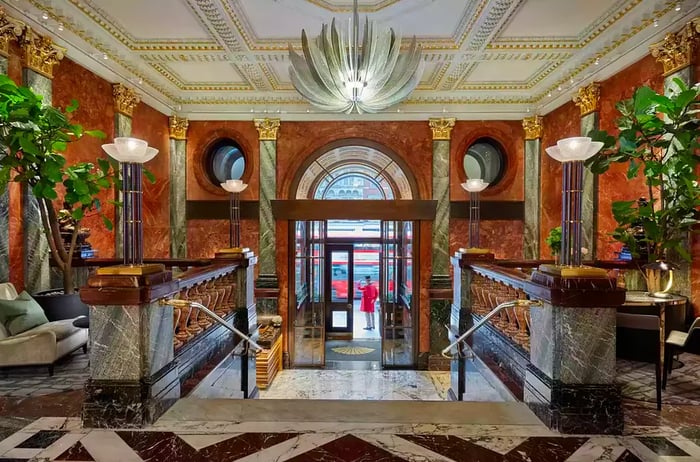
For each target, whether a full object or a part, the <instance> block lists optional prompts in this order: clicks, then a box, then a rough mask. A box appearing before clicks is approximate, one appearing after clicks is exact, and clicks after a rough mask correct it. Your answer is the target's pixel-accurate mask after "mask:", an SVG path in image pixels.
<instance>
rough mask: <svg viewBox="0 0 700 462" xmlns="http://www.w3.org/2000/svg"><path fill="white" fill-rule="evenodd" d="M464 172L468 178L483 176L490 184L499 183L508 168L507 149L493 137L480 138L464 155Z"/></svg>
mask: <svg viewBox="0 0 700 462" xmlns="http://www.w3.org/2000/svg"><path fill="white" fill-rule="evenodd" d="M463 162H464V172H465V173H466V175H467V178H468V179H479V178H481V179H482V180H484V181H485V182H486V183H489V185H490V186H493V185H495V184H496V183H498V182H499V181H500V180H501V178H502V177H503V172H504V171H505V168H506V156H505V151H504V150H503V148H502V147H501V145H500V144H499V143H498V142H497V141H496V140H493V139H491V138H480V139H478V140H476V141H475V142H474V144H472V145H471V146H469V149H467V153H466V154H465V155H464V161H463Z"/></svg>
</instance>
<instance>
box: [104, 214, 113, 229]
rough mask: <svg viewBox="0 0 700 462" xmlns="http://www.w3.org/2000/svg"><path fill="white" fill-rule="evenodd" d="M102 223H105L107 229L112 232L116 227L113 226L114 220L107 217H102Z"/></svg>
mask: <svg viewBox="0 0 700 462" xmlns="http://www.w3.org/2000/svg"><path fill="white" fill-rule="evenodd" d="M102 223H104V225H105V228H107V229H108V230H110V231H112V229H113V228H114V226H113V225H112V220H110V219H109V218H107V217H106V216H105V215H102Z"/></svg>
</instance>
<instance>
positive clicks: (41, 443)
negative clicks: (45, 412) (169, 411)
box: [17, 430, 68, 449]
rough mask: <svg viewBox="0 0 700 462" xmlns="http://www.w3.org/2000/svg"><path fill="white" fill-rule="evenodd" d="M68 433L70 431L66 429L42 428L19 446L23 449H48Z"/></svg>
mask: <svg viewBox="0 0 700 462" xmlns="http://www.w3.org/2000/svg"><path fill="white" fill-rule="evenodd" d="M67 433H68V431H66V430H41V431H40V432H37V433H35V434H34V435H32V436H30V437H29V438H27V439H26V440H24V441H22V443H20V444H19V445H17V447H18V448H22V449H46V448H48V447H49V446H51V445H52V444H54V443H55V442H56V441H58V440H59V439H60V438H61V437H62V436H63V435H65V434H67Z"/></svg>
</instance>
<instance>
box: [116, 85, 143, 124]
mask: <svg viewBox="0 0 700 462" xmlns="http://www.w3.org/2000/svg"><path fill="white" fill-rule="evenodd" d="M112 96H113V97H114V109H115V110H116V111H117V112H118V113H120V114H124V115H125V116H129V117H132V116H133V115H134V108H135V107H136V105H137V104H139V103H140V102H141V97H139V95H138V94H137V93H136V92H135V91H134V90H132V89H131V88H128V87H127V86H125V85H123V84H121V83H115V84H114V85H112Z"/></svg>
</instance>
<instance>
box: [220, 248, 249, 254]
mask: <svg viewBox="0 0 700 462" xmlns="http://www.w3.org/2000/svg"><path fill="white" fill-rule="evenodd" d="M249 251H250V249H249V248H248V247H229V248H227V249H219V250H217V251H216V253H217V254H218V253H245V252H249Z"/></svg>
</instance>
